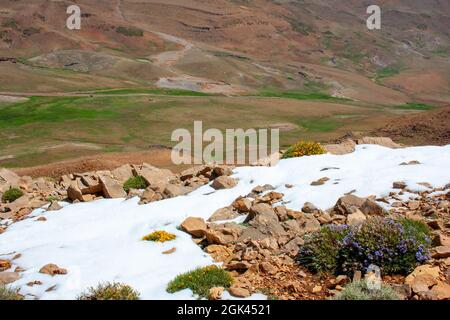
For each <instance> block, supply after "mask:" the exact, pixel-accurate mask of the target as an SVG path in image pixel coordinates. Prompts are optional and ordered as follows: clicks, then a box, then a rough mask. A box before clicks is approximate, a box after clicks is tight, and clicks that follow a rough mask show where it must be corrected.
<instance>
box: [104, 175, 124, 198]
mask: <svg viewBox="0 0 450 320" xmlns="http://www.w3.org/2000/svg"><path fill="white" fill-rule="evenodd" d="M99 180H100V183H101V184H102V189H103V195H104V196H105V198H112V199H116V198H126V196H127V193H126V192H125V190H123V186H122V185H121V184H120V183H119V182H118V181H116V180H114V179H113V178H111V177H109V176H107V175H101V176H100V177H99Z"/></svg>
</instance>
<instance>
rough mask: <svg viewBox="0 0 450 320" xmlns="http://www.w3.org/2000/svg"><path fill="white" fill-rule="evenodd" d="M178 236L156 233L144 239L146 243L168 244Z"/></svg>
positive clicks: (165, 232) (163, 232)
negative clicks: (167, 242)
mask: <svg viewBox="0 0 450 320" xmlns="http://www.w3.org/2000/svg"><path fill="white" fill-rule="evenodd" d="M176 237H177V236H176V235H174V234H172V233H169V232H167V231H155V232H152V233H150V234H148V235H146V236H144V237H143V238H142V240H144V241H153V242H166V241H171V240H174V239H175V238H176Z"/></svg>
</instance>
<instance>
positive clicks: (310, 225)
mask: <svg viewBox="0 0 450 320" xmlns="http://www.w3.org/2000/svg"><path fill="white" fill-rule="evenodd" d="M319 230H320V222H319V220H317V219H316V218H314V217H308V218H307V219H306V223H305V226H304V231H305V232H306V233H310V232H315V231H319Z"/></svg>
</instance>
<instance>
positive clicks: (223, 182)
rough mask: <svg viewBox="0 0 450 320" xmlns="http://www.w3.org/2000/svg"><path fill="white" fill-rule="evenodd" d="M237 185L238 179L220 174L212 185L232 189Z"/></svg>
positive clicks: (219, 188)
mask: <svg viewBox="0 0 450 320" xmlns="http://www.w3.org/2000/svg"><path fill="white" fill-rule="evenodd" d="M236 185H237V180H236V179H233V178H231V177H229V176H220V177H218V178H216V179H215V180H214V181H213V183H212V184H211V187H212V188H213V189H215V190H222V189H231V188H234V187H235V186H236Z"/></svg>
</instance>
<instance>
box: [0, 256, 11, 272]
mask: <svg viewBox="0 0 450 320" xmlns="http://www.w3.org/2000/svg"><path fill="white" fill-rule="evenodd" d="M9 268H11V262H10V261H9V260H4V259H0V272H3V271H5V270H8V269H9Z"/></svg>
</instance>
